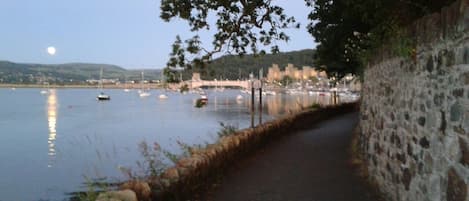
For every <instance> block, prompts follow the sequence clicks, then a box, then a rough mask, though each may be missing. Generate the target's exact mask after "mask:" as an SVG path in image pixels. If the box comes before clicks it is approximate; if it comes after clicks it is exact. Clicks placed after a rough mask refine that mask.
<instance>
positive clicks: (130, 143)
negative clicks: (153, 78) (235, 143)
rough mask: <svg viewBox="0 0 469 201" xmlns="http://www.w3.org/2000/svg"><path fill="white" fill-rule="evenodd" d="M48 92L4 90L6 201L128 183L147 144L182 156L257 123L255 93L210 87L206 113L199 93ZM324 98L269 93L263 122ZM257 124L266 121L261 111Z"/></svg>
mask: <svg viewBox="0 0 469 201" xmlns="http://www.w3.org/2000/svg"><path fill="white" fill-rule="evenodd" d="M40 91H41V90H40V89H16V90H12V89H0V100H1V101H0V103H1V104H0V201H14V200H22V201H33V200H64V199H66V198H67V193H70V192H75V191H79V190H85V189H86V188H85V186H83V183H84V182H85V181H86V180H87V178H102V177H106V178H115V179H122V178H125V177H124V175H123V174H122V173H121V172H120V171H119V168H118V167H130V168H138V167H137V165H136V164H137V161H142V160H143V158H142V156H141V155H140V153H139V151H138V144H139V143H141V142H143V141H145V142H148V143H149V144H152V143H153V142H157V143H159V144H160V145H161V147H162V148H163V149H165V150H169V151H171V152H174V153H178V152H180V147H179V146H178V144H177V141H181V142H184V143H187V144H204V143H211V142H214V141H215V140H216V139H217V134H216V133H217V131H219V130H220V128H221V127H220V122H223V123H224V124H227V125H234V126H236V127H238V128H239V129H242V128H247V127H249V126H250V125H251V114H250V99H249V95H247V94H242V93H241V92H240V90H234V89H233V90H229V89H226V90H224V91H223V92H218V91H215V90H212V89H208V90H206V93H207V95H208V99H209V101H208V104H207V105H206V106H205V107H202V108H196V107H194V105H195V102H196V99H197V98H199V97H200V95H198V94H196V93H194V94H191V93H189V94H181V93H178V92H168V91H164V90H152V91H150V93H151V94H152V95H151V96H149V97H146V98H140V97H139V96H138V94H137V91H135V90H134V91H130V92H124V91H123V90H121V89H114V90H106V93H107V94H109V95H110V96H111V100H110V101H101V102H99V101H96V99H95V98H96V95H97V94H98V91H97V90H95V89H52V90H50V92H49V93H47V94H41V93H40ZM160 94H165V95H167V96H168V98H167V99H159V98H158V96H159V95H160ZM238 95H242V96H243V97H244V98H243V99H237V98H236V97H237V96H238ZM320 98H321V97H319V96H315V95H308V94H304V95H285V94H277V95H275V96H264V97H263V114H262V121H269V120H272V119H274V118H278V117H280V116H282V115H284V114H285V113H288V112H290V111H295V110H299V109H300V108H301V107H306V106H308V105H311V104H313V103H315V102H317V101H318V100H320ZM257 105H258V102H257V100H256V107H258V106H257ZM256 110H257V109H256ZM254 120H255V122H254V123H255V124H258V123H259V121H260V120H259V115H258V114H256V116H255V118H254Z"/></svg>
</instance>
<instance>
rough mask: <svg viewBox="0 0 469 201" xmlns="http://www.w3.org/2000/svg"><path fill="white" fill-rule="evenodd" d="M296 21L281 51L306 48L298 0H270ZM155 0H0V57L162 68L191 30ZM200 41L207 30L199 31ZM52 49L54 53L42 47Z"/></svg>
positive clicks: (309, 41)
mask: <svg viewBox="0 0 469 201" xmlns="http://www.w3.org/2000/svg"><path fill="white" fill-rule="evenodd" d="M274 2H275V3H276V4H278V5H280V6H282V7H283V8H284V9H285V12H286V14H288V15H292V16H294V17H295V18H296V19H297V20H298V22H300V23H301V28H300V29H290V30H286V33H287V34H288V35H289V36H290V37H291V41H289V42H288V43H284V42H280V43H278V45H279V46H280V50H281V51H282V52H286V51H293V50H301V49H311V48H314V47H315V43H314V39H313V38H312V37H311V35H309V33H308V32H307V31H306V24H307V23H308V20H307V15H308V13H309V12H310V11H311V8H307V7H306V6H305V4H304V1H303V0H275V1H274ZM159 5H160V0H1V2H0V26H1V29H0V60H8V61H12V62H21V63H43V64H59V63H70V62H86V63H106V64H115V65H119V66H121V67H124V68H128V69H132V68H154V69H159V68H163V67H164V66H165V64H166V62H167V60H168V58H169V53H170V49H171V44H172V43H173V41H174V40H175V37H176V35H178V34H179V35H181V37H182V38H183V39H184V38H189V37H191V36H193V35H194V33H191V32H190V31H189V27H188V25H187V23H186V22H184V21H181V20H173V21H171V22H170V23H166V22H163V20H161V19H160V18H159V14H160V10H159ZM200 36H201V38H202V42H203V43H204V44H210V43H211V35H210V34H209V33H205V34H204V33H200ZM49 46H53V47H55V48H56V49H57V52H56V54H55V55H53V56H51V55H49V54H48V53H47V47H49Z"/></svg>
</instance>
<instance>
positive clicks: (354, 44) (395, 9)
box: [160, 0, 455, 77]
mask: <svg viewBox="0 0 469 201" xmlns="http://www.w3.org/2000/svg"><path fill="white" fill-rule="evenodd" d="M304 1H305V6H308V7H310V8H311V13H310V14H309V19H310V20H311V22H310V24H309V25H308V32H309V33H310V34H311V35H312V37H314V39H315V40H316V42H318V43H319V45H318V47H317V51H316V54H315V63H316V66H317V67H321V68H323V69H324V70H326V71H327V72H328V74H330V75H334V76H336V77H342V76H343V75H345V74H347V73H359V72H360V70H361V69H362V68H363V66H364V64H365V63H366V58H367V57H366V55H367V54H370V52H372V51H373V49H374V48H376V47H378V46H381V45H382V44H383V43H386V42H389V40H390V39H392V38H393V37H394V38H395V37H402V32H403V31H402V30H403V28H404V27H406V26H408V25H409V23H411V22H412V21H414V20H415V19H417V18H419V17H421V16H423V15H425V14H430V13H432V12H435V11H438V10H439V9H440V8H441V7H443V6H445V5H448V4H450V3H451V2H453V1H455V0H412V1H411V0H304ZM208 16H214V17H215V18H216V21H215V22H214V23H213V24H210V20H208ZM160 17H161V18H162V19H164V20H166V21H170V20H171V19H173V18H179V19H183V20H185V21H187V22H188V25H189V26H190V28H191V31H193V32H195V33H197V32H199V31H202V30H209V29H213V28H214V29H215V30H216V32H215V34H214V35H213V41H212V45H213V49H210V50H209V49H205V48H204V47H203V44H201V41H200V38H199V36H198V35H197V34H196V35H195V36H194V37H192V38H190V39H187V40H184V41H183V40H181V39H180V38H179V37H177V38H176V42H175V43H174V45H173V51H172V53H171V55H170V56H171V58H170V61H169V62H168V66H173V67H174V66H181V67H186V68H191V67H193V66H194V65H196V66H204V65H206V63H207V62H208V61H209V60H211V59H212V57H213V55H214V54H215V53H228V54H238V55H244V54H246V53H249V52H251V53H254V54H265V50H264V48H266V47H268V48H270V49H271V52H273V53H276V52H279V48H278V46H277V45H276V42H277V41H288V40H289V39H290V38H289V37H288V36H287V35H286V34H285V33H284V32H283V31H284V30H285V29H287V28H292V27H293V28H294V27H296V28H298V27H299V24H298V23H297V22H296V21H295V19H294V18H293V17H291V16H287V15H286V14H284V10H283V8H281V7H279V6H276V5H275V1H274V0H162V1H161V16H160ZM188 55H191V57H190V56H188Z"/></svg>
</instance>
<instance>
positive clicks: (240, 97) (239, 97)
mask: <svg viewBox="0 0 469 201" xmlns="http://www.w3.org/2000/svg"><path fill="white" fill-rule="evenodd" d="M243 98H244V97H243V96H242V95H241V94H240V95H237V96H236V100H243Z"/></svg>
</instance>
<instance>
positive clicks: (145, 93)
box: [138, 91, 151, 98]
mask: <svg viewBox="0 0 469 201" xmlns="http://www.w3.org/2000/svg"><path fill="white" fill-rule="evenodd" d="M138 95H139V96H140V97H142V98H143V97H148V96H150V95H151V94H150V93H149V92H145V91H142V92H140V93H139V94H138Z"/></svg>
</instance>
